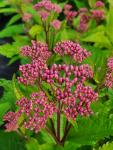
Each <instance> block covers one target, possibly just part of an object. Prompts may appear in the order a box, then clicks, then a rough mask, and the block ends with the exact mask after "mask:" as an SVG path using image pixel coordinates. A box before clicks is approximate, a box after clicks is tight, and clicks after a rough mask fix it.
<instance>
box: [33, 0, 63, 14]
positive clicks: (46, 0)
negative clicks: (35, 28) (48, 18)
mask: <svg viewBox="0 0 113 150" xmlns="http://www.w3.org/2000/svg"><path fill="white" fill-rule="evenodd" d="M34 8H35V10H37V11H39V10H41V9H45V10H46V11H47V12H51V11H54V12H56V13H58V14H59V13H61V11H62V9H61V7H60V6H59V5H57V4H54V3H52V2H51V1H50V0H42V1H41V2H38V3H37V4H35V6H34Z"/></svg>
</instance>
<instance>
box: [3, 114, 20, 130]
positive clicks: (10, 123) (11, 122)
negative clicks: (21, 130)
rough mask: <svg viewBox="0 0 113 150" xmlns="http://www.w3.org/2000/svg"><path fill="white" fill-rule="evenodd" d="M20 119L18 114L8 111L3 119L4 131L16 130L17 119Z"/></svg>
mask: <svg viewBox="0 0 113 150" xmlns="http://www.w3.org/2000/svg"><path fill="white" fill-rule="evenodd" d="M19 117H20V113H18V112H11V111H9V112H8V113H7V114H6V115H5V116H4V118H3V120H4V121H5V122H6V125H5V127H6V131H8V132H10V131H16V130H17V129H18V119H19Z"/></svg>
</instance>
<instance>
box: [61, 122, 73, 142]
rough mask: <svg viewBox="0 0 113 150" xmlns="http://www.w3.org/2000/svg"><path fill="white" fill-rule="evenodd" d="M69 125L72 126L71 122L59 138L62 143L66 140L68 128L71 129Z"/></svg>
mask: <svg viewBox="0 0 113 150" xmlns="http://www.w3.org/2000/svg"><path fill="white" fill-rule="evenodd" d="M71 127H72V124H69V125H68V126H67V127H66V128H67V129H66V130H65V132H64V136H63V138H62V140H61V142H62V143H63V145H64V142H65V140H66V138H67V135H68V133H69V130H70V129H71Z"/></svg>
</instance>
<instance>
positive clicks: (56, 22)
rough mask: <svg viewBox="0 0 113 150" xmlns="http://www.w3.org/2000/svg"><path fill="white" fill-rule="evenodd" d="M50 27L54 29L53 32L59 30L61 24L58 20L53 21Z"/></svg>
mask: <svg viewBox="0 0 113 150" xmlns="http://www.w3.org/2000/svg"><path fill="white" fill-rule="evenodd" d="M51 26H52V27H53V28H54V29H55V30H59V29H60V27H61V22H60V21H59V20H57V19H56V20H53V21H52V22H51Z"/></svg>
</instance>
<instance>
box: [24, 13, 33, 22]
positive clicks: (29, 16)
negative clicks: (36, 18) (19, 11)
mask: <svg viewBox="0 0 113 150" xmlns="http://www.w3.org/2000/svg"><path fill="white" fill-rule="evenodd" d="M31 18H32V14H30V13H24V14H23V16H22V20H23V21H25V22H29V21H30V20H31Z"/></svg>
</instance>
